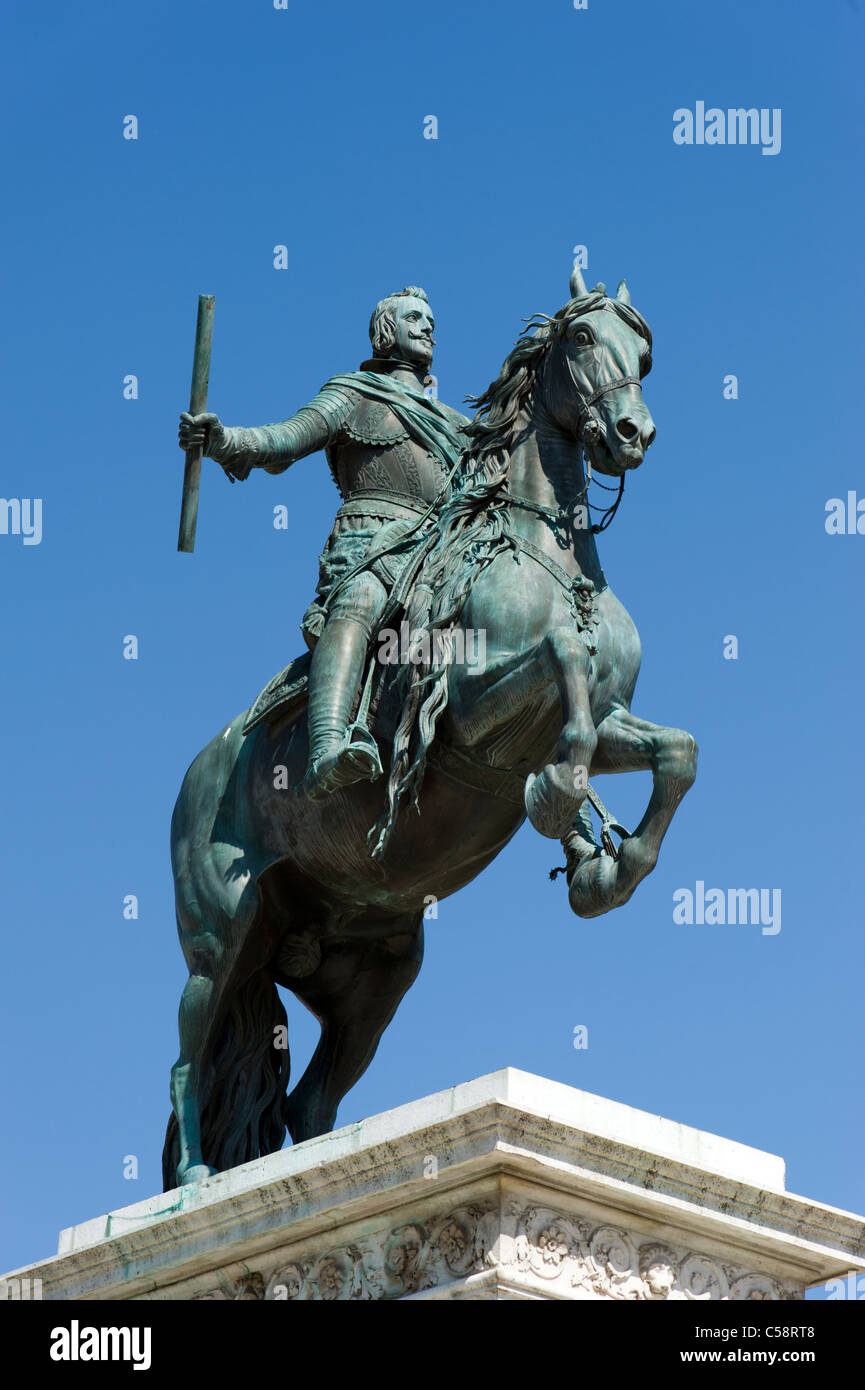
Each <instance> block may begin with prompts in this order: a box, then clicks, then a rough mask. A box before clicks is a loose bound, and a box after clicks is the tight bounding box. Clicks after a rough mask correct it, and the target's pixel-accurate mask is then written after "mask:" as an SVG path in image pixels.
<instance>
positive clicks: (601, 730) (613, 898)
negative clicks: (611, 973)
mask: <svg viewBox="0 0 865 1390" xmlns="http://www.w3.org/2000/svg"><path fill="white" fill-rule="evenodd" d="M646 769H648V770H650V771H651V772H652V776H653V784H652V795H651V798H650V800H649V804H648V806H647V807H646V811H645V814H644V816H643V818H642V820H641V821H640V824H639V825H638V826H637V829H636V830H635V831H634V833H633V835H629V836H628V838H627V839H625V840H623V841H622V843H621V845H620V846H619V853H618V858H616V859H613V858H612V857H611V856H610V855H608V854H598V853H597V852H596V850H595V848H594V847H592V846H590V845H589V842H588V841H585V842H581V841H580V840H579V839H578V840H577V841H576V843H577V844H578V845H580V844H581V843H582V844H583V845H584V847H585V849H586V851H587V852H586V853H585V854H583V855H579V854H578V855H577V862H576V864H575V866H574V867H573V869H572V870H571V872H570V873H569V875H568V890H569V891H568V896H569V900H570V904H571V907H572V908H573V910H574V912H575V913H576V914H577V916H579V917H598V916H600V914H601V913H603V912H609V911H610V909H611V908H614V907H619V906H620V905H621V904H622V903H624V902H627V900H628V898H630V896H631V894H632V893H633V891H634V889H635V888H636V887H637V884H638V883H639V882H640V881H641V880H642V879H644V878H645V877H646V875H647V874H649V873H651V871H652V869H653V868H654V867H655V864H656V862H657V859H658V852H659V850H660V848H661V841H662V840H663V838H664V836H665V835H666V833H667V830H668V829H669V826H670V822H671V821H672V819H673V816H674V815H675V812H676V808H677V807H678V805H679V802H680V801H681V800H682V797H683V796H684V795H685V793H686V792H687V791H688V789H689V787H691V786H692V785H693V782H694V778H695V776H696V773H697V745H696V743H695V742H694V739H693V738H692V737H691V735H690V734H688V733H686V732H685V731H684V729H666V728H664V727H662V726H661V725H659V724H651V723H650V722H649V721H648V720H647V719H640V718H638V717H637V715H635V714H631V712H630V710H627V709H624V708H617V709H615V710H613V711H612V712H611V713H610V714H608V715H607V717H606V718H605V719H603V720H602V721H601V723H600V725H599V726H598V746H597V749H596V750H595V756H594V758H593V760H592V773H593V775H594V774H598V773H608V772H639V771H644V770H646Z"/></svg>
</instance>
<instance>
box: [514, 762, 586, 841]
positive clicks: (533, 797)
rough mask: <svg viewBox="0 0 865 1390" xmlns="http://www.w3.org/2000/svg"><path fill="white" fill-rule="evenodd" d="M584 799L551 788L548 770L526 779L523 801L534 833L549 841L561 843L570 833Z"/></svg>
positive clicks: (553, 787) (556, 788)
mask: <svg viewBox="0 0 865 1390" xmlns="http://www.w3.org/2000/svg"><path fill="white" fill-rule="evenodd" d="M584 799H585V796H579V797H577V796H573V795H571V794H569V793H568V792H566V791H563V790H562V789H561V788H560V787H556V786H554V785H553V784H552V782H551V780H550V778H549V776H548V771H547V768H544V770H543V772H541V773H539V774H538V776H535V774H534V773H533V772H530V773H529V775H528V777H527V778H526V785H525V790H524V792H523V801H524V803H525V808H526V815H527V816H528V818H529V820H530V822H531V824H532V825H533V826H534V828H535V830H537V831H538V832H539V834H541V835H546V836H548V838H549V839H551V840H561V839H562V837H563V836H564V835H565V834H566V833H567V831H568V830H570V828H571V826H572V825H573V823H574V817H575V816H576V814H577V811H578V810H579V808H580V806H581V804H582V802H583V800H584Z"/></svg>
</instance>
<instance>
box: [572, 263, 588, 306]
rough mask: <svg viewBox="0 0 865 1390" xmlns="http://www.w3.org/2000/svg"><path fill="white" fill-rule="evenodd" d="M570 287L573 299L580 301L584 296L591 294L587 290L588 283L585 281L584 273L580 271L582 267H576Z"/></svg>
mask: <svg viewBox="0 0 865 1390" xmlns="http://www.w3.org/2000/svg"><path fill="white" fill-rule="evenodd" d="M570 286H571V299H579V298H581V296H582V295H584V294H588V293H589V291H588V290H587V289H586V282H585V280H584V279H583V272H582V271H581V270H580V267H579V266H578V265H575V266H574V268H573V270H572V271H571V281H570Z"/></svg>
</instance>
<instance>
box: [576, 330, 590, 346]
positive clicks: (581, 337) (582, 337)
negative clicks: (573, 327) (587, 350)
mask: <svg viewBox="0 0 865 1390" xmlns="http://www.w3.org/2000/svg"><path fill="white" fill-rule="evenodd" d="M573 340H574V342H575V343H576V345H577V347H588V345H589V343H590V342H591V341H592V338H591V334H589V333H587V332H586V330H585V329H584V328H579V329H578V330H577V332H576V333H575V334H574V339H573Z"/></svg>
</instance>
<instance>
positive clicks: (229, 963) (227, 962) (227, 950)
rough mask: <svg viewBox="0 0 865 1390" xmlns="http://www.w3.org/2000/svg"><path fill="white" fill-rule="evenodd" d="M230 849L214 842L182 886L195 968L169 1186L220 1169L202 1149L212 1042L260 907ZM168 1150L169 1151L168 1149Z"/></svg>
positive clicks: (176, 1078)
mask: <svg viewBox="0 0 865 1390" xmlns="http://www.w3.org/2000/svg"><path fill="white" fill-rule="evenodd" d="M220 850H221V851H222V857H223V858H224V857H225V855H226V854H228V856H229V859H230V858H231V857H237V851H236V850H231V849H230V847H228V846H218V845H212V844H211V845H208V846H207V849H206V850H204V851H198V853H197V854H194V855H193V856H192V857H193V860H194V859H196V858H198V857H202V858H204V859H205V861H206V862H205V863H203V864H201V863H199V864H196V865H195V873H194V874H193V873H190V874H189V876H187V875H184V876H183V878H182V879H180V880H179V881H178V895H177V898H178V901H177V923H178V933H179V936H180V944H181V946H182V948H183V953H184V956H185V957H186V963H187V966H188V968H189V979H188V980H187V982H186V986H185V988H184V990H183V994H182V996H181V1000H180V1011H179V1014H178V1031H179V1033H180V1055H179V1057H178V1059H177V1061H176V1062H175V1064H174V1066H173V1067H172V1069H171V1101H172V1104H173V1106H174V1113H175V1115H176V1117H177V1125H178V1141H179V1160H178V1163H177V1169H176V1174H175V1175H172V1174H170V1173H168V1172H166V1173H165V1175H164V1176H165V1181H166V1184H167V1185H168V1186H172V1185H173V1183H172V1176H173V1180H174V1181H175V1182H177V1183H191V1182H197V1181H199V1180H200V1179H202V1178H205V1177H208V1176H209V1175H210V1174H211V1173H213V1172H215V1171H216V1169H214V1168H211V1167H209V1166H208V1165H207V1164H206V1163H205V1160H204V1156H203V1153H202V1146H201V1110H202V1060H203V1058H204V1055H205V1053H206V1051H207V1048H208V1046H209V1045H210V1044H212V1041H213V1037H214V1034H215V1031H216V1026H217V1024H218V1022H219V1019H220V1016H221V1011H222V1009H223V1007H224V1005H225V1004H226V1002H227V1000H228V999H229V997H230V995H231V991H232V989H233V988H234V986H235V985H236V983H237V977H238V973H239V967H240V964H241V955H242V952H243V948H244V946H245V944H246V941H247V937H248V933H249V929H250V927H251V925H252V921H253V919H254V917H255V913H256V911H257V908H258V895H257V892H256V890H255V888H254V887H253V886H252V882H251V879H250V878H249V876H248V875H247V874H245V873H243V874H240V875H239V876H234V875H232V873H231V870H230V867H229V865H228V864H222V863H221V859H220V854H219V851H220ZM167 1147H168V1146H167Z"/></svg>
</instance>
